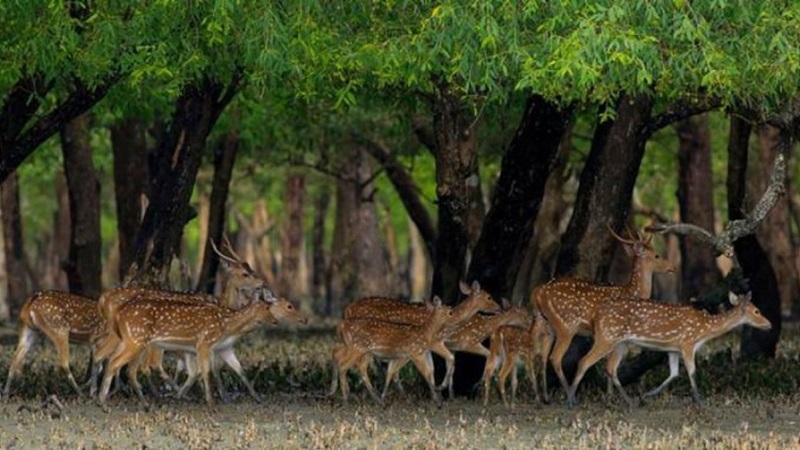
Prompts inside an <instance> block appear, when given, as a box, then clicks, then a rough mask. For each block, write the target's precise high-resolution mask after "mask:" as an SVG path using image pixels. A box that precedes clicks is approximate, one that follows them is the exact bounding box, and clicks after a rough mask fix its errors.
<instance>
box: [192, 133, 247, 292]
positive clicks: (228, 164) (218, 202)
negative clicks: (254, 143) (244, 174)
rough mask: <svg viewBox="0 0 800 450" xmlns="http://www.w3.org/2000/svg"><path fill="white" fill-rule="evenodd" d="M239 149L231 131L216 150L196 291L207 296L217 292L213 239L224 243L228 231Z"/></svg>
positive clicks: (236, 139)
mask: <svg viewBox="0 0 800 450" xmlns="http://www.w3.org/2000/svg"><path fill="white" fill-rule="evenodd" d="M238 149H239V133H238V131H237V130H235V129H232V130H230V131H228V133H227V134H225V136H224V137H223V138H222V139H221V142H220V143H219V145H217V148H216V150H215V151H214V179H213V181H212V182H211V200H210V201H209V203H210V204H209V211H208V225H207V227H208V228H207V234H206V239H205V240H204V241H203V242H201V243H200V245H202V246H203V265H202V267H201V268H200V274H199V275H198V276H197V290H198V291H205V292H208V293H213V292H214V287H215V285H216V273H217V269H218V268H219V257H218V256H217V255H216V253H214V250H213V249H212V248H211V242H210V241H211V240H213V241H214V242H216V243H217V247H219V243H220V242H222V234H223V233H224V231H225V218H226V214H225V210H226V208H225V204H226V202H227V200H228V191H229V190H230V185H231V178H232V176H233V165H234V163H235V162H236V153H237V151H238Z"/></svg>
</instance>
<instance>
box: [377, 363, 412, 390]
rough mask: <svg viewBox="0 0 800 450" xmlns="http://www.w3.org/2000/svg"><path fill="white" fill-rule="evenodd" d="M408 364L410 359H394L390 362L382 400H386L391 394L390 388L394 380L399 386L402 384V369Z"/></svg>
mask: <svg viewBox="0 0 800 450" xmlns="http://www.w3.org/2000/svg"><path fill="white" fill-rule="evenodd" d="M406 363H408V358H400V359H393V360H391V361H389V365H388V366H387V367H386V381H385V382H384V384H383V392H382V393H381V400H383V399H385V398H386V395H387V394H388V393H389V386H391V384H392V380H395V381H396V382H397V383H398V384H399V383H400V379H399V373H400V369H402V368H403V366H405V365H406Z"/></svg>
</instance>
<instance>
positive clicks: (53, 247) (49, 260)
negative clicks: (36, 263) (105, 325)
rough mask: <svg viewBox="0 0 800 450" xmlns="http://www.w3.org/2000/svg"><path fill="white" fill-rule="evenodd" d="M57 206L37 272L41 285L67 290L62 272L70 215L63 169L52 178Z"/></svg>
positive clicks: (67, 252) (66, 250) (65, 277)
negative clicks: (39, 274)
mask: <svg viewBox="0 0 800 450" xmlns="http://www.w3.org/2000/svg"><path fill="white" fill-rule="evenodd" d="M53 184H54V186H53V187H54V188H55V192H56V199H57V202H58V207H57V208H56V211H55V212H54V213H53V234H52V236H51V238H50V242H49V243H48V245H47V249H46V251H45V255H43V256H44V258H43V259H44V261H42V264H41V265H40V267H39V270H38V273H41V274H42V280H41V281H42V286H45V287H47V288H48V289H56V290H60V291H66V290H69V281H68V280H67V275H66V273H65V272H64V264H65V263H66V261H67V259H68V258H69V247H70V245H69V244H70V237H69V235H70V229H71V227H70V217H69V189H67V178H66V176H65V175H64V172H63V171H58V172H57V173H56V176H55V180H54V183H53Z"/></svg>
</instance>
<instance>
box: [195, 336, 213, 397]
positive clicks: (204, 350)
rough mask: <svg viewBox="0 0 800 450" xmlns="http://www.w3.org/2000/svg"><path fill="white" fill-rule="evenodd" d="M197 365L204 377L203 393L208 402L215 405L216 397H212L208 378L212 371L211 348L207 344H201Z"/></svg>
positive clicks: (198, 350)
mask: <svg viewBox="0 0 800 450" xmlns="http://www.w3.org/2000/svg"><path fill="white" fill-rule="evenodd" d="M197 365H198V367H199V369H200V375H201V376H202V378H203V394H205V397H206V404H207V405H208V406H213V405H214V399H213V398H212V397H211V383H210V380H209V378H208V377H209V373H210V372H211V350H210V349H209V348H208V347H207V346H205V345H201V346H200V348H198V349H197Z"/></svg>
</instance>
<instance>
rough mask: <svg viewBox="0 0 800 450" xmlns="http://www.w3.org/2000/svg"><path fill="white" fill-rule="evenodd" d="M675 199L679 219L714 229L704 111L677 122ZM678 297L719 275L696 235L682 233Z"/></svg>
mask: <svg viewBox="0 0 800 450" xmlns="http://www.w3.org/2000/svg"><path fill="white" fill-rule="evenodd" d="M675 128H676V130H677V132H678V142H679V146H678V161H679V163H680V164H679V176H678V203H679V205H680V212H681V222H685V223H692V224H695V225H698V226H700V227H702V228H704V229H706V230H713V229H714V187H713V184H712V178H711V132H710V130H709V127H708V116H707V115H705V114H703V115H699V116H695V117H691V118H689V119H686V120H684V121H682V122H679V123H678V124H677V126H676V127H675ZM680 246H681V280H682V287H681V298H689V297H696V296H697V295H698V294H699V293H700V292H701V291H702V290H704V289H708V287H709V286H714V285H715V284H717V283H718V282H719V281H720V280H721V279H722V277H721V274H720V273H719V270H718V269H717V263H716V258H715V257H714V250H713V249H712V248H711V247H710V246H708V245H705V244H704V243H703V242H702V241H701V240H700V239H698V238H697V237H695V236H681V237H680Z"/></svg>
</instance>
